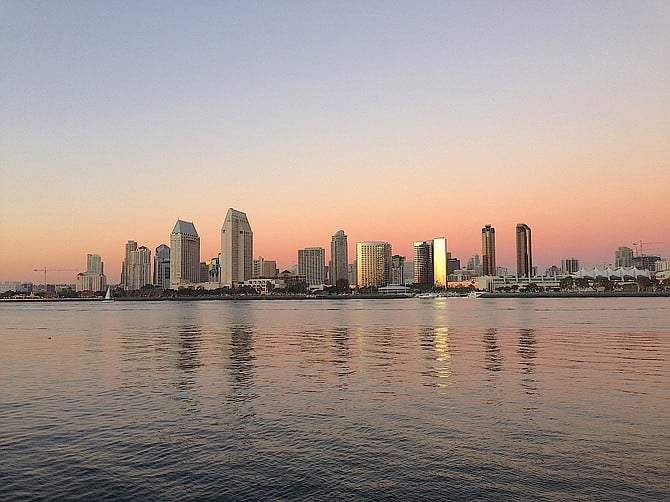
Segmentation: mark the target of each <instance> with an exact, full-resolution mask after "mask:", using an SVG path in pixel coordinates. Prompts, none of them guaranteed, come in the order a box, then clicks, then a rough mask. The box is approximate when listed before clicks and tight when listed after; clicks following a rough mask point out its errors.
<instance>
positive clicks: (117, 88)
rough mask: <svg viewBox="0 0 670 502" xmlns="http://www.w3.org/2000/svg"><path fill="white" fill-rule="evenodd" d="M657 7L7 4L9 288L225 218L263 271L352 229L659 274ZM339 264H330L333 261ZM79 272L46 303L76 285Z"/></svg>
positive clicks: (3, 212) (667, 221) (661, 104)
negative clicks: (521, 226) (646, 263)
mask: <svg viewBox="0 0 670 502" xmlns="http://www.w3.org/2000/svg"><path fill="white" fill-rule="evenodd" d="M669 26H670V3H668V2H667V1H630V2H618V1H606V2H605V1H603V2H598V1H594V2H570V1H566V2H512V1H510V2H492V1H491V2H444V1H437V2H428V1H426V2H419V3H417V2H409V1H406V2H389V1H382V2H358V1H357V2H347V1H342V2H314V1H309V2H292V1H286V2H164V1H160V2H148V1H147V2H134V1H132V2H131V1H127V2H123V1H121V2H102V1H86V2H53V1H45V2H31V1H19V0H17V1H7V0H0V234H1V235H2V237H1V238H0V239H1V240H0V281H4V280H25V281H34V282H41V281H42V275H41V274H38V273H35V272H33V269H34V268H37V267H44V266H47V267H50V268H62V269H75V270H79V271H83V270H84V269H85V267H86V253H99V254H101V255H102V258H103V261H104V263H105V272H106V274H107V276H108V280H109V281H110V282H112V283H115V282H118V281H119V275H120V269H121V260H122V259H123V253H124V245H125V242H126V241H127V240H128V239H133V240H136V241H138V243H139V244H140V245H146V246H147V247H150V248H151V249H152V250H153V249H155V247H156V246H157V245H159V244H161V243H163V242H165V243H168V244H169V234H170V231H171V230H172V227H173V226H174V223H175V221H176V219H177V218H181V219H185V220H189V221H193V222H194V223H195V226H196V228H197V229H198V232H199V233H200V237H201V253H202V255H201V257H202V259H203V260H204V259H208V258H210V257H212V256H215V255H216V254H217V253H218V252H219V247H220V229H221V225H222V223H223V219H224V217H225V214H226V210H227V208H228V207H234V208H236V209H239V210H242V211H245V212H246V213H247V215H248V217H249V220H250V222H251V225H252V228H253V231H254V255H255V256H258V255H262V256H264V257H265V258H266V259H276V260H277V261H278V265H279V266H280V268H282V269H283V268H287V267H289V266H290V265H292V264H293V263H295V262H296V261H297V249H298V248H302V247H307V246H323V247H325V248H326V249H328V247H329V244H330V236H331V235H332V234H333V233H335V232H336V231H337V230H339V229H344V230H345V232H346V233H347V234H348V236H349V256H350V260H351V259H353V258H352V257H353V254H354V252H355V242H356V241H360V240H386V241H389V242H390V243H391V244H392V246H393V252H394V253H399V254H404V255H406V256H407V257H408V259H411V255H412V243H413V241H415V240H423V239H430V238H433V237H437V236H446V237H447V242H448V247H449V250H450V251H451V252H452V253H453V254H454V255H455V256H456V257H458V258H460V259H461V261H462V262H463V263H464V262H465V261H466V260H467V258H468V257H469V256H470V255H471V254H472V253H481V227H482V226H483V225H484V224H486V223H491V224H492V225H493V226H494V227H495V228H496V234H497V255H498V264H499V265H503V266H508V267H509V268H510V270H511V271H514V267H515V262H514V252H515V250H514V246H515V245H514V229H515V225H516V224H517V223H519V222H525V223H527V224H528V225H529V226H530V227H531V228H532V231H533V254H534V262H535V264H536V265H538V266H539V267H540V270H541V271H543V270H544V268H546V267H548V266H549V265H551V264H558V265H560V260H561V259H562V258H565V257H567V256H575V257H577V258H579V259H580V260H581V262H582V264H583V265H586V266H593V265H596V264H597V265H602V264H607V263H612V262H613V260H614V250H615V249H616V248H617V247H618V246H620V245H628V246H630V247H632V243H633V242H638V241H639V240H642V241H643V242H644V241H646V242H650V243H651V242H660V244H649V245H648V247H647V249H645V251H648V252H656V253H658V254H661V255H663V256H664V257H670V29H669V28H668V27H669ZM328 254H329V252H328ZM74 275H75V273H74V272H63V273H52V274H50V275H49V282H56V281H64V282H74Z"/></svg>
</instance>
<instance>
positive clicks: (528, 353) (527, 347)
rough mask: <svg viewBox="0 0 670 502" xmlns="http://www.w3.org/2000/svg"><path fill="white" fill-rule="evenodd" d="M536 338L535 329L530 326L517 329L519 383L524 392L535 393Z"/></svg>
mask: <svg viewBox="0 0 670 502" xmlns="http://www.w3.org/2000/svg"><path fill="white" fill-rule="evenodd" d="M536 345H537V339H536V336H535V330H534V329H530V328H522V329H521V330H520V331H519V347H518V349H517V353H518V354H519V357H520V358H521V361H520V363H519V364H520V366H521V368H520V373H521V385H522V386H523V388H524V390H525V392H526V394H529V395H534V394H537V391H538V388H537V378H536V377H535V375H534V374H535V365H536V361H535V359H536V358H537V349H536Z"/></svg>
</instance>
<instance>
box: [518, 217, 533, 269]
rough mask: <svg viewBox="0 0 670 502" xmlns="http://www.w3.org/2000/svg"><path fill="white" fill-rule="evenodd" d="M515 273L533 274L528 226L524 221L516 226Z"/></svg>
mask: <svg viewBox="0 0 670 502" xmlns="http://www.w3.org/2000/svg"><path fill="white" fill-rule="evenodd" d="M516 275H517V277H531V276H532V275H533V252H532V249H531V244H530V227H529V226H528V225H526V224H525V223H519V224H518V225H517V226H516Z"/></svg>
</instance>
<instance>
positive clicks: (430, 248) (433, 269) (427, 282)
mask: <svg viewBox="0 0 670 502" xmlns="http://www.w3.org/2000/svg"><path fill="white" fill-rule="evenodd" d="M448 263H449V253H448V252H447V239H445V238H444V237H436V238H435V239H432V240H428V241H416V242H415V243H414V284H415V285H417V286H422V287H430V288H433V287H435V288H446V287H447V276H448V275H449V265H448Z"/></svg>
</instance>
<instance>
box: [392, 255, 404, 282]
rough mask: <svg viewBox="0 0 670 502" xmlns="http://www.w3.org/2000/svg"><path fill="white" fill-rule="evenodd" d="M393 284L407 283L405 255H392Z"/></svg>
mask: <svg viewBox="0 0 670 502" xmlns="http://www.w3.org/2000/svg"><path fill="white" fill-rule="evenodd" d="M391 284H398V285H400V286H404V285H405V257H404V256H400V255H399V254H394V255H393V256H392V257H391Z"/></svg>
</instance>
